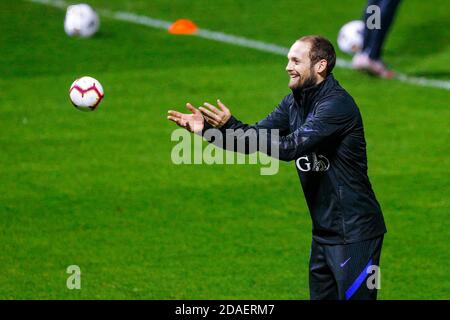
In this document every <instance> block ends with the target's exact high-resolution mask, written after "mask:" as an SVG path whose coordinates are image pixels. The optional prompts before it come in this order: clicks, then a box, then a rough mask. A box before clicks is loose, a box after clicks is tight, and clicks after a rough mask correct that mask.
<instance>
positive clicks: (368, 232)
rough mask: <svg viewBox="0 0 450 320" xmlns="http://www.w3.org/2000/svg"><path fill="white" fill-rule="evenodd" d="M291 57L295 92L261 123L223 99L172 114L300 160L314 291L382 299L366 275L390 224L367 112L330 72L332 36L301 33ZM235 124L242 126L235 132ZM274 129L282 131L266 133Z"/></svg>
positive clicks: (319, 295)
mask: <svg viewBox="0 0 450 320" xmlns="http://www.w3.org/2000/svg"><path fill="white" fill-rule="evenodd" d="M287 57H288V64H287V67H286V71H287V73H288V74H289V88H290V89H291V90H292V93H291V94H289V95H287V96H286V97H284V99H283V100H282V101H281V102H280V104H279V105H278V106H277V107H276V108H275V110H274V111H273V112H271V113H270V114H269V115H268V116H267V117H266V118H264V119H262V120H261V121H259V122H258V123H256V124H254V125H247V124H244V123H242V122H240V121H239V120H237V119H236V118H235V117H233V116H232V115H231V112H230V110H229V109H228V108H227V107H226V106H225V105H224V104H223V103H222V102H220V101H219V100H218V107H215V106H213V105H212V104H209V103H205V104H204V105H203V106H202V107H200V108H199V109H196V108H194V107H193V106H192V105H191V104H187V107H188V109H189V110H190V111H191V112H192V114H183V113H180V112H177V111H169V116H168V119H169V120H172V121H174V122H175V123H177V124H178V125H179V126H181V127H183V128H186V129H188V130H190V131H191V132H196V133H199V134H204V133H205V132H206V130H207V129H209V128H213V127H215V128H218V129H219V130H220V131H221V132H222V133H223V134H224V137H225V139H230V138H232V139H234V140H239V139H246V140H251V139H247V138H248V137H249V136H251V135H252V134H253V135H254V136H256V138H257V140H258V145H257V149H258V150H260V151H263V152H266V153H268V154H271V153H272V149H273V148H274V146H275V147H277V149H278V152H279V154H278V155H276V156H278V158H279V159H281V160H285V161H292V160H295V163H296V167H297V171H298V174H299V177H300V180H301V184H302V187H303V191H304V194H305V198H306V202H307V204H308V208H309V211H310V214H311V218H312V221H313V231H312V233H313V240H312V246H311V257H310V267H309V269H310V270H309V284H310V296H311V299H351V298H352V299H376V289H373V286H368V285H366V279H367V280H370V279H368V274H367V273H368V272H369V271H370V272H371V270H374V269H376V268H377V266H378V265H379V260H380V252H381V245H382V241H383V235H384V233H385V232H386V227H385V224H384V220H383V215H382V213H381V209H380V206H379V204H378V202H377V200H376V198H375V195H374V192H373V191H372V187H371V185H370V182H369V179H368V176H367V159H366V143H365V138H364V130H363V124H362V120H361V115H360V113H359V110H358V107H357V106H356V104H355V102H354V101H353V99H352V97H351V96H350V95H349V94H348V93H347V92H346V91H345V90H344V89H343V88H342V87H341V86H340V85H339V83H338V82H337V81H336V80H335V79H334V77H333V75H332V73H331V72H332V70H333V67H334V65H335V61H336V54H335V51H334V48H333V46H332V44H331V43H330V42H329V41H328V40H327V39H325V38H323V37H320V36H306V37H302V38H300V39H299V40H297V41H296V42H295V43H294V44H293V45H292V47H291V48H290V50H289V53H288V56H287ZM230 129H235V130H237V129H241V130H242V131H241V134H237V135H233V136H231V135H230V134H229V130H230ZM274 129H277V130H279V132H280V133H281V136H280V137H279V139H274V138H273V136H272V135H271V134H270V133H269V134H267V133H266V132H268V130H274ZM269 132H270V131H269ZM247 133H250V134H247ZM264 141H269V142H268V143H267V145H265V143H264ZM246 143H247V142H246ZM232 148H235V146H233V147H232ZM250 149H251V146H247V145H246V148H245V152H251V150H250ZM369 277H371V275H369ZM375 282H376V281H375ZM375 285H376V284H375Z"/></svg>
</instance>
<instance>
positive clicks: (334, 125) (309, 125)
mask: <svg viewBox="0 0 450 320" xmlns="http://www.w3.org/2000/svg"><path fill="white" fill-rule="evenodd" d="M269 116H270V115H269ZM353 117H354V114H353V112H352V110H351V108H348V106H347V105H345V104H343V103H342V102H341V101H339V100H330V101H325V102H322V103H321V104H319V105H318V106H317V109H316V112H315V113H314V114H311V115H310V116H308V118H307V119H306V121H305V122H304V124H303V125H302V126H301V127H299V128H298V129H297V130H295V131H294V132H292V133H290V134H288V135H286V136H280V135H279V134H278V133H277V132H276V131H274V130H272V129H277V128H267V127H259V126H258V124H256V125H253V126H249V125H247V124H243V123H242V122H240V121H239V120H237V119H236V118H234V117H232V118H230V120H229V121H228V122H227V123H226V124H225V125H224V126H223V127H221V128H220V132H221V133H222V136H223V141H217V142H218V143H215V144H216V145H218V146H221V145H222V146H223V148H225V149H227V150H232V151H235V152H241V153H246V154H249V153H253V152H256V151H260V152H263V153H266V154H268V155H270V156H272V157H275V158H279V159H280V160H283V161H291V160H295V159H297V158H298V157H300V156H302V155H304V154H306V153H309V152H311V151H313V150H314V149H315V148H316V147H317V146H318V145H319V144H320V143H322V142H323V141H324V140H325V139H327V138H329V137H331V136H333V135H339V134H341V133H342V132H343V131H344V130H345V129H346V128H347V127H348V126H349V125H350V124H351V123H352V119H353ZM267 129H268V130H267ZM230 139H232V141H230ZM210 142H211V141H210Z"/></svg>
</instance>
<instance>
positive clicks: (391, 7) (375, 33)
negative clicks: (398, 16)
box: [363, 0, 400, 60]
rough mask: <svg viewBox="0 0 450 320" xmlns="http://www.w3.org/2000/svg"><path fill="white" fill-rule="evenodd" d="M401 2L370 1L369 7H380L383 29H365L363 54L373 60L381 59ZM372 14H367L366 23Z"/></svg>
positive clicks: (388, 0) (395, 0)
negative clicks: (384, 44) (387, 36)
mask: <svg viewBox="0 0 450 320" xmlns="http://www.w3.org/2000/svg"><path fill="white" fill-rule="evenodd" d="M399 3H400V0H369V1H368V4H367V6H370V5H377V6H379V7H380V14H381V17H380V18H381V21H380V22H381V29H372V30H370V29H368V28H367V27H366V28H365V29H364V45H363V52H364V53H365V54H367V55H368V56H369V58H371V59H373V60H379V59H380V58H381V50H382V47H383V43H384V41H385V39H386V35H387V33H388V31H389V28H390V26H391V25H392V22H393V20H394V16H395V12H396V10H397V8H398V5H399ZM369 16H370V14H368V13H366V12H365V15H364V21H365V22H367V19H368V17H369Z"/></svg>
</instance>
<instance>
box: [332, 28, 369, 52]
mask: <svg viewBox="0 0 450 320" xmlns="http://www.w3.org/2000/svg"><path fill="white" fill-rule="evenodd" d="M364 27H365V26H364V22H363V21H361V20H354V21H350V22H348V23H346V24H344V26H343V27H342V28H341V30H340V31H339V35H338V39H337V43H338V46H339V49H341V50H342V51H343V52H345V53H349V54H355V53H357V52H359V51H361V50H362V47H363V42H364V38H363V33H364Z"/></svg>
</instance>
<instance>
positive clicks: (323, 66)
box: [315, 59, 328, 74]
mask: <svg viewBox="0 0 450 320" xmlns="http://www.w3.org/2000/svg"><path fill="white" fill-rule="evenodd" d="M327 66H328V62H327V60H325V59H321V60H319V61H318V62H317V63H316V65H315V68H316V72H317V73H319V74H323V73H325V71H326V70H327Z"/></svg>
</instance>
